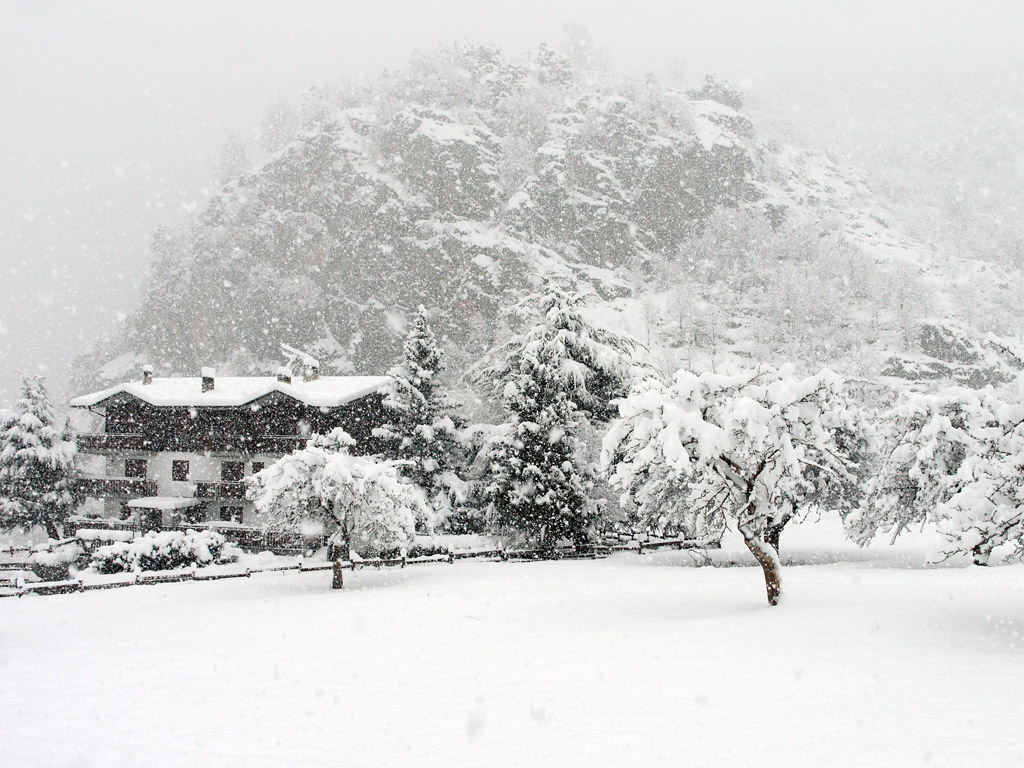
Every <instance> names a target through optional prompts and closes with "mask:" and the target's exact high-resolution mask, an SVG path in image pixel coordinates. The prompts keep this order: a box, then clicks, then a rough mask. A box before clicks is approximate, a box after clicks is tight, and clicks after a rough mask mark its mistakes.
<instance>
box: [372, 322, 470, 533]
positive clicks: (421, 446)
mask: <svg viewBox="0 0 1024 768" xmlns="http://www.w3.org/2000/svg"><path fill="white" fill-rule="evenodd" d="M403 351H404V360H403V362H402V364H401V365H398V366H396V367H395V368H393V369H392V370H391V371H390V372H389V375H390V376H391V378H392V384H391V385H390V386H389V388H388V391H387V398H386V400H385V406H387V408H388V411H389V413H390V414H391V416H392V418H391V420H390V421H389V423H387V424H384V425H382V426H381V427H378V428H377V429H376V430H375V431H374V436H375V437H377V438H379V439H381V440H382V441H383V442H384V445H385V446H386V448H385V451H384V455H385V456H386V457H387V458H388V459H392V460H396V461H400V462H403V463H402V464H401V472H402V474H403V475H404V476H405V477H408V478H409V479H410V480H412V481H413V482H414V483H416V484H417V485H418V486H419V487H420V488H422V489H423V491H424V493H426V495H427V498H428V499H429V500H430V502H431V503H432V504H433V506H434V508H435V510H436V511H437V512H438V513H439V514H441V515H444V514H445V513H446V512H447V511H448V510H449V509H450V506H451V493H452V489H453V486H458V485H460V484H461V481H460V480H459V478H458V475H457V471H458V469H459V466H460V464H461V449H460V446H459V442H458V435H457V430H458V428H459V426H460V425H459V424H458V423H457V417H456V416H455V415H454V414H453V410H454V407H455V404H454V403H453V402H452V401H451V400H450V399H449V398H448V397H447V396H445V395H444V394H443V393H442V392H441V391H440V389H439V387H438V377H439V374H440V372H441V370H442V364H441V351H440V349H439V348H438V345H437V340H436V338H435V336H434V332H433V331H432V330H431V328H430V325H429V323H428V317H427V311H426V309H424V308H423V306H422V305H420V307H419V309H418V311H417V313H416V315H415V317H414V318H413V320H412V323H411V324H410V326H409V331H408V333H407V334H406V338H405V344H404V346H403Z"/></svg>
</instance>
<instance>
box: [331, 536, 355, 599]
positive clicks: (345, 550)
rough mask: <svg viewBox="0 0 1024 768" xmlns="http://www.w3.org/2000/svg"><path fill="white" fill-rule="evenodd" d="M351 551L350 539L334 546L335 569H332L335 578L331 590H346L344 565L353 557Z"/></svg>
mask: <svg viewBox="0 0 1024 768" xmlns="http://www.w3.org/2000/svg"><path fill="white" fill-rule="evenodd" d="M351 551H352V550H351V549H350V547H349V543H348V537H347V536H346V537H345V538H344V539H341V540H340V541H338V542H335V544H334V568H332V569H331V572H332V573H333V578H332V580H331V589H344V588H345V575H344V574H345V568H344V567H343V566H342V563H343V562H345V560H348V559H349V558H350V557H351Z"/></svg>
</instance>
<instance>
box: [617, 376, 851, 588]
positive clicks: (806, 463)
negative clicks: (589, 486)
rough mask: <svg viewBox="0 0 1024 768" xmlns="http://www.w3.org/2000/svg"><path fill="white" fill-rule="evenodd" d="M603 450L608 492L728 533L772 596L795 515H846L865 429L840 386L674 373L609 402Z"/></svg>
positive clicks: (826, 379)
mask: <svg viewBox="0 0 1024 768" xmlns="http://www.w3.org/2000/svg"><path fill="white" fill-rule="evenodd" d="M619 411H620V418H619V419H618V420H617V421H615V422H613V424H612V427H611V430H610V431H609V433H608V435H607V436H606V437H605V440H604V450H603V452H602V465H603V467H604V469H605V471H606V472H608V473H609V476H610V479H611V482H612V484H613V485H614V486H615V487H617V488H619V489H620V490H621V491H622V492H623V495H624V496H625V497H626V498H627V499H628V500H629V501H631V502H632V503H635V504H637V505H638V507H639V508H640V509H641V511H642V512H645V513H646V514H648V515H655V514H658V510H659V508H661V507H663V506H664V505H666V504H672V505H675V506H676V507H677V508H678V509H680V510H682V513H684V514H687V515H690V516H692V518H693V519H696V520H700V521H702V522H703V524H705V525H708V526H716V525H720V524H722V523H724V522H725V521H728V522H731V523H732V524H734V525H735V526H736V528H737V530H738V531H739V532H740V534H741V535H742V536H743V541H744V543H745V544H746V546H747V548H748V549H749V550H750V552H751V554H752V555H753V556H754V558H755V559H756V560H757V562H758V564H759V565H760V566H761V568H762V570H763V571H764V578H765V585H766V587H767V591H768V602H769V604H771V605H775V604H777V603H778V601H779V597H780V595H781V593H782V577H781V573H780V560H779V551H778V541H779V535H780V534H781V532H782V528H783V527H784V526H785V525H786V523H787V522H789V521H790V520H791V519H792V518H793V517H794V515H796V514H797V512H798V511H799V510H801V509H804V510H806V509H807V508H808V507H809V506H823V505H825V504H826V503H827V504H828V505H829V506H833V507H838V508H840V509H842V508H844V507H848V506H849V505H850V500H851V497H850V493H849V492H848V491H849V490H850V488H851V486H852V484H853V482H854V480H855V479H856V473H855V469H856V459H855V456H856V453H857V448H858V446H859V445H860V444H861V441H860V440H859V438H858V435H860V434H861V432H862V429H863V422H862V419H861V417H860V414H859V412H858V410H857V409H856V407H855V406H854V405H853V404H852V403H851V402H850V401H849V400H848V398H847V396H846V395H845V394H844V392H843V380H842V378H841V377H840V376H838V375H837V374H835V373H833V372H831V371H828V370H823V371H821V372H820V373H818V374H816V375H814V376H808V377H801V376H798V375H797V374H796V373H795V371H794V370H793V369H792V367H790V366H783V367H782V368H780V369H778V370H775V369H772V368H767V367H765V368H760V369H758V370H757V371H752V372H747V373H743V374H739V375H735V376H723V375H717V374H713V373H705V374H702V375H699V376H698V375H695V374H693V373H690V372H688V371H679V372H678V373H676V376H675V379H674V380H673V382H672V383H671V384H670V385H668V386H665V385H663V384H660V383H659V382H656V381H653V380H648V381H646V382H644V384H643V386H641V387H638V388H636V389H635V390H634V391H633V392H632V393H631V394H630V396H629V397H627V398H625V399H623V400H622V401H620V403H619Z"/></svg>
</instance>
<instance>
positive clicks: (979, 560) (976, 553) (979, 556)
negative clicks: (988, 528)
mask: <svg viewBox="0 0 1024 768" xmlns="http://www.w3.org/2000/svg"><path fill="white" fill-rule="evenodd" d="M991 555H992V550H991V549H989V548H985V547H982V546H981V545H980V544H979V545H978V546H976V547H972V548H971V560H972V561H973V562H974V564H975V565H988V559H989V557H991Z"/></svg>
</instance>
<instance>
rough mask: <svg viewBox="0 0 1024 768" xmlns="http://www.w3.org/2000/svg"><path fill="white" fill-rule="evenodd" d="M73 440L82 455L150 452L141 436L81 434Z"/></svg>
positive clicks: (147, 444) (146, 441) (147, 443)
mask: <svg viewBox="0 0 1024 768" xmlns="http://www.w3.org/2000/svg"><path fill="white" fill-rule="evenodd" d="M75 440H76V441H77V443H78V449H79V450H80V451H82V452H83V453H103V452H106V451H145V450H152V449H151V448H150V447H149V445H150V443H149V441H148V440H147V439H146V438H145V437H143V436H142V435H116V434H96V433H89V432H81V433H79V434H78V435H76V436H75Z"/></svg>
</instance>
